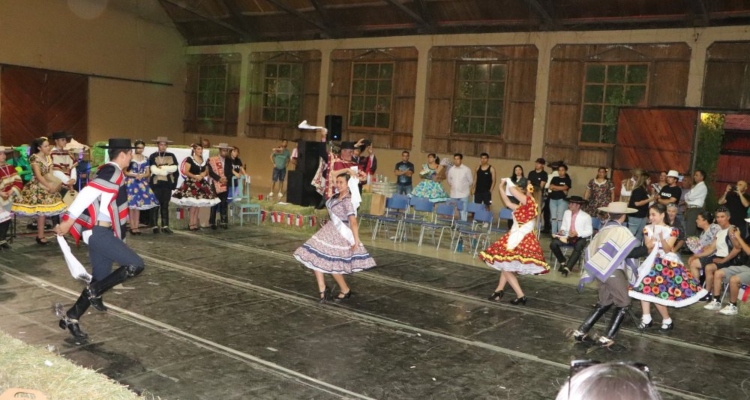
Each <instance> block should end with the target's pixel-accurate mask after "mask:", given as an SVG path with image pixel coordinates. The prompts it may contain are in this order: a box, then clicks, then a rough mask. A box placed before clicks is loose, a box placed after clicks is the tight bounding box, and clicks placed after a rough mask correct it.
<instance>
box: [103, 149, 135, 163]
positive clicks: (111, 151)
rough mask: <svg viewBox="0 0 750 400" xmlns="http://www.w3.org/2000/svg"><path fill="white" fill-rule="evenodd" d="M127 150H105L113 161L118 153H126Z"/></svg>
mask: <svg viewBox="0 0 750 400" xmlns="http://www.w3.org/2000/svg"><path fill="white" fill-rule="evenodd" d="M129 151H130V149H109V150H107V154H108V155H109V159H110V161H114V160H115V158H117V156H119V155H120V153H127V152H129Z"/></svg>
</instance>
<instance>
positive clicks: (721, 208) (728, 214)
mask: <svg viewBox="0 0 750 400" xmlns="http://www.w3.org/2000/svg"><path fill="white" fill-rule="evenodd" d="M718 213H724V214H726V215H727V217H731V216H732V213H730V212H729V209H728V208H726V207H724V206H719V207H718V208H716V211H714V216H716V214H718Z"/></svg>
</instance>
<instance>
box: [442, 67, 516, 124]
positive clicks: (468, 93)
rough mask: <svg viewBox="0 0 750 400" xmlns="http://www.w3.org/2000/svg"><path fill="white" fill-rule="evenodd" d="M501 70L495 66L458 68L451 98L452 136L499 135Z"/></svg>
mask: <svg viewBox="0 0 750 400" xmlns="http://www.w3.org/2000/svg"><path fill="white" fill-rule="evenodd" d="M505 68H506V67H505V65H504V64H499V63H464V64H459V65H458V70H457V73H456V78H455V79H456V82H455V88H456V89H455V92H454V98H453V133H456V134H462V133H463V134H472V135H482V134H497V135H499V134H500V130H501V129H502V125H503V123H502V118H503V107H504V103H503V98H504V97H505V96H504V95H505ZM467 116H468V117H469V118H466V117H467Z"/></svg>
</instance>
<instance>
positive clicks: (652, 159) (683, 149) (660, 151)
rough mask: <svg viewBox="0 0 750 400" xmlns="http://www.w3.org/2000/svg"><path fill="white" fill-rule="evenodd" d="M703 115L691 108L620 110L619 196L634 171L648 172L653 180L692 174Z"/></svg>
mask: <svg viewBox="0 0 750 400" xmlns="http://www.w3.org/2000/svg"><path fill="white" fill-rule="evenodd" d="M699 114H700V113H699V112H698V110H696V109H689V108H627V107H624V108H620V113H619V115H618V118H617V141H616V144H615V150H614V160H613V166H612V167H613V168H612V170H613V174H612V179H613V182H614V183H615V187H616V190H617V191H618V193H619V190H620V182H622V179H628V178H630V172H629V171H630V170H632V169H634V168H642V169H644V170H646V172H648V173H650V174H651V175H652V180H653V179H654V178H658V175H657V174H658V172H659V171H668V170H672V169H673V170H676V171H677V172H679V173H680V174H686V173H689V171H690V170H691V169H692V165H693V151H694V149H695V140H696V137H697V135H696V129H697V123H698V116H699ZM655 175H656V176H655Z"/></svg>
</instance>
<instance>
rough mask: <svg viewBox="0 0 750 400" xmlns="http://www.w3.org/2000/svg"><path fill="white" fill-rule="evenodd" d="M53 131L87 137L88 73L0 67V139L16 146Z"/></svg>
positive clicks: (77, 137) (83, 141)
mask: <svg viewBox="0 0 750 400" xmlns="http://www.w3.org/2000/svg"><path fill="white" fill-rule="evenodd" d="M55 131H66V132H68V133H70V134H72V135H73V137H74V138H75V140H77V141H79V142H81V143H86V142H87V140H88V77H86V76H85V75H79V74H71V73H66V72H57V71H47V70H41V69H35V68H24V67H8V66H4V67H2V70H0V142H1V143H3V144H4V145H6V146H7V145H12V146H17V145H21V144H28V143H31V141H32V140H33V139H35V138H37V137H40V136H49V135H51V134H52V132H55Z"/></svg>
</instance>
